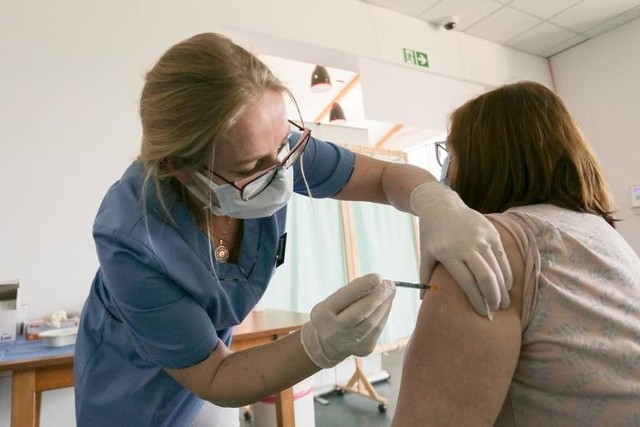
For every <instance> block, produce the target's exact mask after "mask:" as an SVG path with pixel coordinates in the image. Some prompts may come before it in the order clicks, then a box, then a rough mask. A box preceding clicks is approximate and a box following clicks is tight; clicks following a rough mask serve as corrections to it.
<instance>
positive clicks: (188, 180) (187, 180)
mask: <svg viewBox="0 0 640 427" xmlns="http://www.w3.org/2000/svg"><path fill="white" fill-rule="evenodd" d="M175 177H176V179H177V180H178V181H180V184H182V185H184V186H185V187H186V186H187V185H195V181H194V180H193V178H192V177H191V175H190V174H188V173H186V172H176V174H175Z"/></svg>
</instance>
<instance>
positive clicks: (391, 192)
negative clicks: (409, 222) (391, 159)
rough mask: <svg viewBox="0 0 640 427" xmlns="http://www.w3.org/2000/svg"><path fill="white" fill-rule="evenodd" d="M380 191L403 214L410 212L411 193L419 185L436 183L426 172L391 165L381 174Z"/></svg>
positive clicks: (399, 165) (404, 165) (400, 165)
mask: <svg viewBox="0 0 640 427" xmlns="http://www.w3.org/2000/svg"><path fill="white" fill-rule="evenodd" d="M381 181H382V190H383V192H384V194H385V196H386V198H387V201H388V203H389V204H390V205H392V206H394V207H395V208H396V209H398V210H401V211H403V212H411V213H415V212H412V210H411V207H410V205H409V198H410V196H411V192H412V191H413V190H414V189H415V188H416V187H418V186H419V185H420V184H423V183H425V182H432V181H436V179H435V177H434V176H433V175H431V174H430V173H429V172H427V171H426V170H424V169H422V168H419V167H417V166H413V165H407V164H399V163H391V164H389V165H388V166H387V167H386V168H385V169H384V172H383V174H382V180H381Z"/></svg>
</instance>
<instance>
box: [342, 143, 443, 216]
mask: <svg viewBox="0 0 640 427" xmlns="http://www.w3.org/2000/svg"><path fill="white" fill-rule="evenodd" d="M435 180H436V179H435V178H434V176H433V175H431V174H430V173H429V172H427V171H426V170H424V169H422V168H419V167H417V166H413V165H408V164H403V163H393V162H385V161H382V160H378V159H374V158H373V157H369V156H364V155H362V154H356V160H355V169H354V171H353V174H352V175H351V178H350V179H349V182H348V183H347V184H346V185H345V186H344V188H343V189H342V191H340V193H338V194H337V195H336V196H335V198H336V199H340V200H354V201H364V202H373V203H384V204H388V205H392V206H394V207H395V208H397V209H398V210H401V211H403V212H411V208H410V206H409V196H410V195H411V192H412V191H413V190H414V189H415V188H416V187H417V186H419V185H420V184H422V183H425V182H429V181H435Z"/></svg>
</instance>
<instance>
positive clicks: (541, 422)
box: [392, 82, 640, 427]
mask: <svg viewBox="0 0 640 427" xmlns="http://www.w3.org/2000/svg"><path fill="white" fill-rule="evenodd" d="M450 127H451V129H450V133H449V136H448V141H447V142H446V148H447V150H448V153H449V156H448V159H447V160H448V172H447V177H448V179H449V182H450V183H451V187H452V188H453V189H454V190H455V191H457V192H458V194H459V195H460V197H461V198H462V199H463V200H464V201H465V202H466V203H467V205H469V206H470V207H471V208H474V209H476V210H478V211H480V212H482V213H484V214H491V215H489V218H490V219H491V220H492V221H493V222H494V224H495V226H496V228H497V229H498V231H499V233H500V235H501V238H502V242H503V244H504V248H505V251H506V252H507V256H508V258H509V261H510V263H511V268H512V271H513V279H514V280H513V288H512V289H511V291H510V297H511V306H510V307H509V309H507V310H499V311H497V312H496V313H495V317H494V319H493V321H489V320H487V319H486V318H484V317H480V316H478V315H477V314H475V312H474V311H473V309H472V308H471V306H470V305H469V302H468V299H467V298H466V297H465V295H464V293H463V292H462V290H461V289H460V287H459V286H457V285H456V283H455V281H454V279H453V278H452V277H451V275H450V274H449V273H448V271H447V270H446V269H445V268H444V267H443V266H442V265H439V266H437V267H436V270H435V271H434V274H433V277H432V283H434V284H437V285H438V290H433V291H428V292H427V294H426V296H425V298H424V300H423V303H422V307H421V309H420V314H419V318H418V321H417V325H416V328H415V332H414V334H413V337H412V339H411V342H410V344H409V346H408V348H407V353H406V359H405V362H404V368H403V375H402V385H401V389H400V395H399V400H398V406H397V409H396V413H395V417H394V419H393V424H392V425H393V426H402V427H405V426H406V427H409V426H420V427H423V426H432V425H433V426H444V425H447V426H449V425H450V426H491V425H499V426H519V427H524V426H545V427H548V426H562V427H567V426H639V425H640V259H639V258H638V256H637V255H636V254H635V253H634V251H633V250H632V249H631V248H630V247H629V245H628V244H627V243H626V242H625V240H624V239H623V238H622V237H621V236H620V235H619V234H618V232H616V230H615V229H614V218H613V216H612V210H613V206H612V202H611V197H610V193H609V190H608V189H607V185H606V183H605V178H604V174H603V172H602V170H601V169H600V166H599V165H598V162H597V160H596V158H595V156H594V154H593V152H592V151H591V148H590V147H589V145H588V143H587V142H586V140H585V139H584V137H583V136H582V135H581V133H580V131H579V129H578V127H577V125H576V123H575V122H574V120H573V119H572V117H571V115H570V113H569V112H568V111H567V109H566V107H565V106H564V104H563V103H562V101H561V100H560V99H559V98H558V96H556V95H555V94H554V93H553V92H551V91H550V90H549V89H547V88H545V87H544V86H542V85H540V84H537V83H532V82H521V83H516V84H512V85H508V86H504V87H501V88H499V89H496V90H493V91H491V92H488V93H486V94H484V95H482V96H479V97H478V98H476V99H473V100H471V101H469V102H468V103H466V104H465V105H463V106H462V107H460V108H458V109H457V110H456V111H455V112H454V113H453V115H452V117H451V126H450ZM445 163H446V162H445Z"/></svg>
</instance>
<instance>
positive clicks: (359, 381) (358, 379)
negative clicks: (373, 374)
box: [337, 357, 388, 412]
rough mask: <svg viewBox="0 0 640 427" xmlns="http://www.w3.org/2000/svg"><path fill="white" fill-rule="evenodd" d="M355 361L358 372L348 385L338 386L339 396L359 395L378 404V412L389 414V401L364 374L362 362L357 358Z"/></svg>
mask: <svg viewBox="0 0 640 427" xmlns="http://www.w3.org/2000/svg"><path fill="white" fill-rule="evenodd" d="M355 361H356V371H355V372H354V373H353V375H352V376H351V379H350V380H349V382H347V384H346V385H338V390H337V393H338V395H343V394H344V393H345V392H351V393H356V394H359V395H360V396H362V397H365V398H367V399H370V400H374V401H376V402H378V411H380V412H387V401H388V399H387V398H385V397H382V396H380V395H379V394H378V393H377V392H376V389H375V388H373V385H371V382H370V381H369V379H368V378H367V377H366V375H365V374H364V369H362V360H361V359H360V358H359V357H355Z"/></svg>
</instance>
